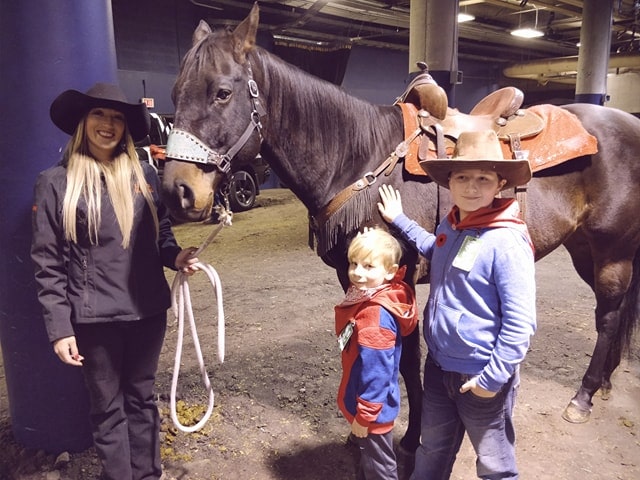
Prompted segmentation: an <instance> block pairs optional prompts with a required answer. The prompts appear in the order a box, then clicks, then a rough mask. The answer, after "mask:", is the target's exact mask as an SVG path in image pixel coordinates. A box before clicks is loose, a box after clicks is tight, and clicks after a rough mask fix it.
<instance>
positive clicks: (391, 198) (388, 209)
mask: <svg viewBox="0 0 640 480" xmlns="http://www.w3.org/2000/svg"><path fill="white" fill-rule="evenodd" d="M378 192H380V199H381V200H382V203H380V202H378V210H379V211H380V215H382V218H384V219H385V220H386V221H387V222H389V223H391V222H393V221H394V220H395V219H396V217H397V216H398V215H400V214H401V213H402V199H401V198H400V192H399V191H398V190H396V189H395V188H393V187H391V186H390V185H382V186H381V187H380V188H378Z"/></svg>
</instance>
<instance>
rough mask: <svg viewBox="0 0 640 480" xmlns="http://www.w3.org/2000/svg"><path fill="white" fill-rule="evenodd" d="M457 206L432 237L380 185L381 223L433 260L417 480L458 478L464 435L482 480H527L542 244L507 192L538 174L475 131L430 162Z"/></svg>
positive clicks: (490, 135)
mask: <svg viewBox="0 0 640 480" xmlns="http://www.w3.org/2000/svg"><path fill="white" fill-rule="evenodd" d="M423 168H424V169H425V171H426V172H427V173H428V174H429V176H430V177H431V178H432V179H433V180H434V181H435V182H437V183H438V184H439V185H441V186H443V187H445V188H448V189H449V190H450V192H451V196H452V199H453V202H454V204H455V205H454V207H453V208H452V210H451V212H449V214H448V216H447V218H446V219H444V220H443V221H442V222H441V223H440V225H439V226H438V228H437V229H436V234H435V235H434V234H431V233H429V232H427V231H425V230H424V229H423V228H422V227H420V226H419V225H418V224H417V223H416V222H414V221H412V220H410V219H409V218H407V217H406V216H405V215H404V214H403V213H402V202H401V198H400V194H399V192H397V191H394V190H393V189H391V188H390V187H388V186H382V187H381V188H380V197H381V200H382V202H381V203H379V204H378V208H379V210H380V213H381V215H382V217H383V218H384V219H385V220H386V221H387V222H390V223H391V224H392V225H393V226H394V227H396V228H397V229H398V230H399V231H400V232H401V233H402V235H403V236H404V237H405V238H406V239H407V240H408V241H409V243H411V244H412V245H414V246H415V248H416V249H417V250H418V251H419V252H420V254H421V255H423V256H425V257H426V258H428V259H430V260H431V277H430V284H431V285H430V294H429V300H428V302H427V305H426V307H425V311H424V316H425V324H424V338H425V340H426V342H427V347H428V355H427V359H426V361H425V371H424V396H423V406H422V429H421V434H422V437H421V445H420V447H419V448H418V450H417V451H416V460H415V469H414V472H413V475H412V476H411V479H412V480H436V479H438V480H440V479H447V478H449V477H450V475H451V471H452V469H453V464H454V462H455V458H456V454H457V452H458V450H459V449H460V445H461V443H462V440H463V437H464V433H465V431H466V432H467V434H468V435H469V439H470V441H471V443H472V445H473V447H474V449H475V452H476V455H477V461H476V469H477V476H478V477H479V478H483V479H503V478H518V469H517V467H516V455H515V431H514V425H513V416H512V414H513V406H514V401H515V397H516V390H517V387H518V385H519V364H520V363H521V362H522V360H523V359H524V357H525V355H526V353H527V349H528V347H529V341H530V337H531V336H532V335H533V333H534V331H535V328H536V314H535V312H536V310H535V293H536V292H535V277H534V256H533V246H532V244H531V240H530V238H529V234H528V231H527V228H526V225H525V224H524V222H523V221H522V220H521V219H520V218H519V208H518V204H517V202H516V201H515V200H514V199H507V198H496V195H497V194H498V193H499V192H500V191H501V190H503V189H505V188H509V187H514V186H517V185H522V184H525V183H527V182H528V181H529V180H530V178H531V171H530V168H529V164H528V162H527V161H525V160H505V159H503V156H502V151H501V149H500V144H499V142H498V139H497V137H496V134H495V133H494V132H493V131H484V132H466V133H462V134H461V135H460V137H459V139H458V143H457V147H456V152H455V153H454V157H453V158H451V159H439V160H431V161H425V162H423Z"/></svg>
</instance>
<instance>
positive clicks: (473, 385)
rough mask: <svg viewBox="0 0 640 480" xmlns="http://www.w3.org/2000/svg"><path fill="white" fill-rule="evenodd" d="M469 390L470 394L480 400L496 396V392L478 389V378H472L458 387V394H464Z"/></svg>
mask: <svg viewBox="0 0 640 480" xmlns="http://www.w3.org/2000/svg"><path fill="white" fill-rule="evenodd" d="M469 390H471V393H473V394H474V395H475V396H476V397H480V398H493V397H495V396H496V395H497V394H498V392H490V391H489V390H486V389H484V388H482V387H479V386H478V377H473V378H472V379H471V380H469V381H467V382H465V383H464V384H463V385H462V386H461V387H460V393H465V392H468V391H469Z"/></svg>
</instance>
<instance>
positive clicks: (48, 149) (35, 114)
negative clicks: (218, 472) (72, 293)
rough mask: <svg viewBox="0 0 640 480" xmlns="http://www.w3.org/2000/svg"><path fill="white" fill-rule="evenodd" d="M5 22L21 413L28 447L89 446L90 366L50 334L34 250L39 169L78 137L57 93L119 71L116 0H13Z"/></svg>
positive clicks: (8, 290)
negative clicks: (75, 362) (55, 106)
mask: <svg viewBox="0 0 640 480" xmlns="http://www.w3.org/2000/svg"><path fill="white" fill-rule="evenodd" d="M0 31H1V32H2V41H1V42H0V71H2V75H1V77H0V82H1V87H0V95H1V101H0V104H1V107H0V109H1V111H2V115H1V116H0V122H1V123H0V125H1V127H0V131H2V137H1V140H0V142H1V144H2V152H3V159H2V161H0V178H2V182H3V185H2V188H0V202H1V204H2V208H1V209H0V225H1V228H2V231H1V232H0V252H2V255H0V259H1V260H0V341H1V342H2V355H3V365H4V370H5V376H6V381H7V389H8V396H9V409H10V414H11V423H12V427H13V432H14V435H15V437H16V440H17V441H18V442H20V443H21V444H23V445H24V446H25V447H27V448H34V449H43V450H45V451H47V452H51V453H58V452H61V451H66V450H69V451H80V450H84V449H86V448H87V447H89V446H90V445H91V433H90V428H89V420H88V411H89V409H88V408H89V407H88V400H87V394H86V390H85V387H84V382H83V380H82V375H81V371H80V369H79V368H75V367H70V366H67V365H64V364H63V363H62V362H60V361H59V360H58V358H57V357H56V356H55V355H54V353H53V349H52V347H51V345H50V343H49V341H48V339H47V337H46V333H45V329H44V321H43V319H42V310H41V308H40V305H39V304H38V302H37V299H36V291H35V282H34V277H33V266H32V264H31V259H30V257H29V248H30V244H31V204H32V199H33V185H34V183H35V179H36V176H37V174H38V173H39V172H40V171H42V170H45V169H46V168H48V167H50V166H53V165H54V164H56V163H57V162H58V161H59V160H60V157H61V154H60V151H61V149H62V148H63V147H64V145H65V144H66V142H67V140H68V139H69V136H68V135H66V134H64V133H62V132H61V131H59V130H58V129H57V128H56V127H55V126H54V125H53V123H52V122H51V120H50V118H49V106H50V105H51V101H52V100H53V99H54V98H55V97H56V96H57V95H58V94H59V93H61V92H62V91H63V90H66V89H70V88H73V89H77V90H80V91H85V90H87V89H88V88H89V87H90V86H91V85H92V84H93V83H95V82H96V81H104V82H111V83H115V82H116V81H117V64H116V54H115V42H114V35H113V20H112V14H111V2H110V0H90V1H79V0H47V1H45V2H43V1H41V0H20V1H13V2H3V5H2V14H0Z"/></svg>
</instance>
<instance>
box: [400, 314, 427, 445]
mask: <svg viewBox="0 0 640 480" xmlns="http://www.w3.org/2000/svg"><path fill="white" fill-rule="evenodd" d="M421 357H422V355H421V352H420V325H417V326H416V328H415V330H414V331H413V332H411V333H410V334H409V335H407V336H406V337H403V338H402V356H401V357H400V374H401V375H402V378H403V379H404V384H405V387H406V389H407V400H408V403H409V425H408V426H407V431H406V432H405V434H404V436H403V437H402V439H401V440H400V446H401V447H402V448H403V449H404V450H405V451H406V452H407V453H410V454H412V455H413V454H414V453H415V451H416V449H417V448H418V445H419V444H420V423H421V417H422V415H421V413H422V378H421V377H420V366H421V363H422V358H421Z"/></svg>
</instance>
